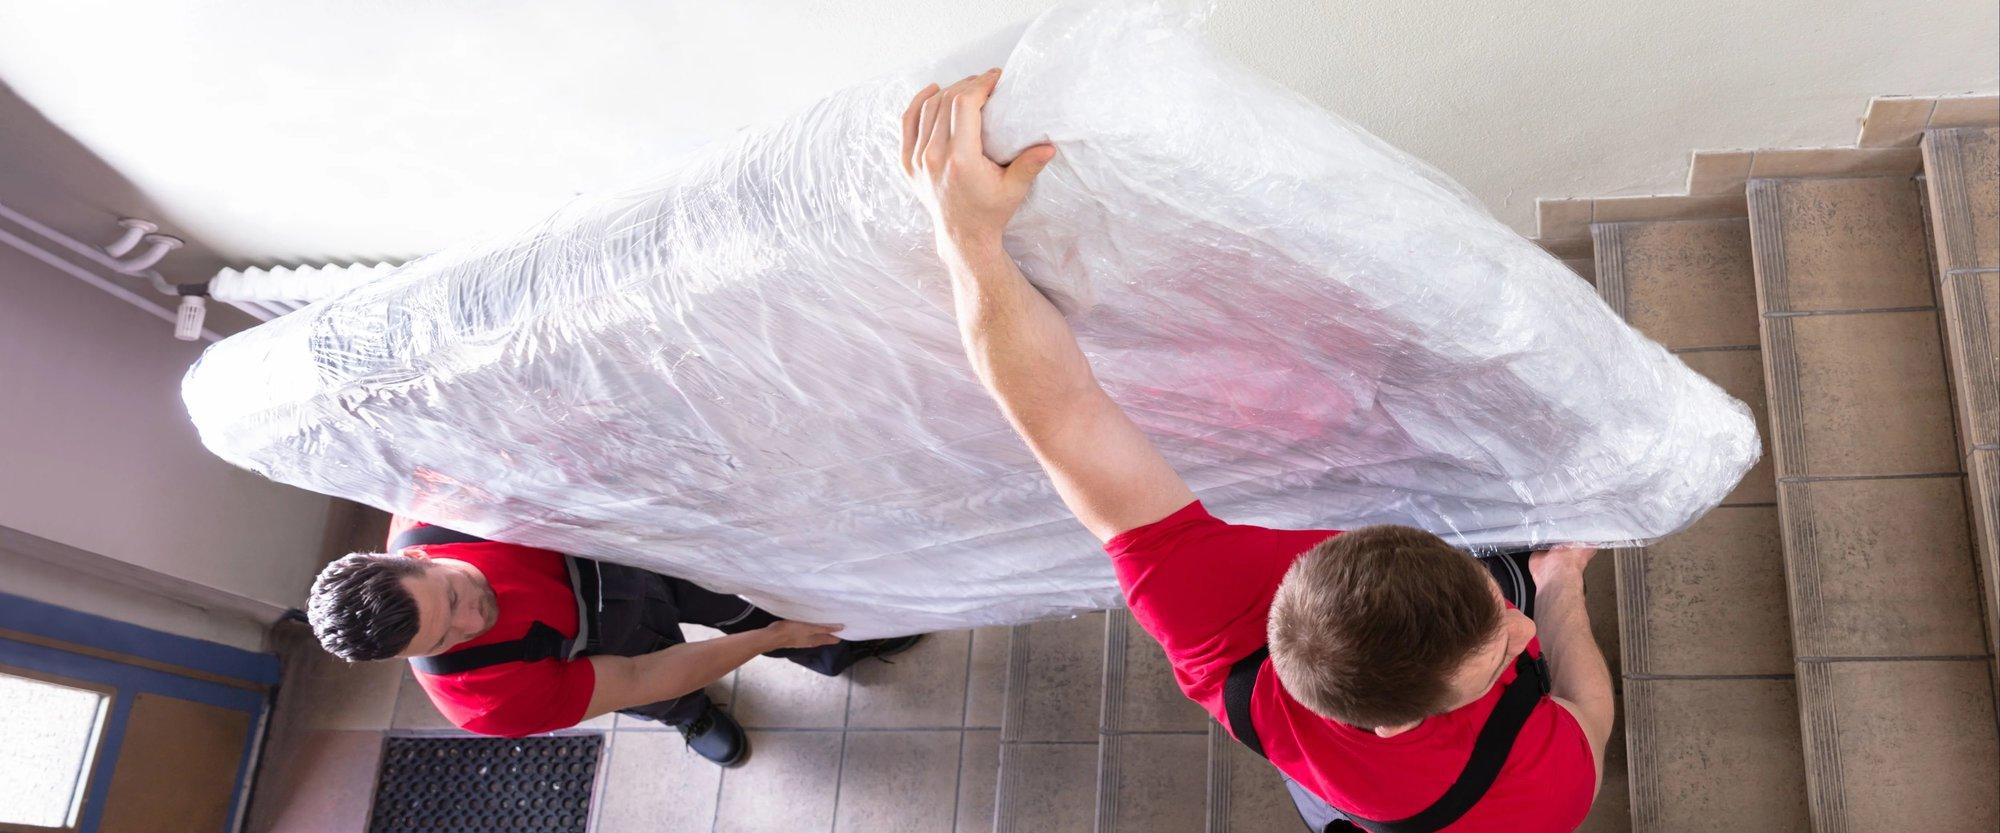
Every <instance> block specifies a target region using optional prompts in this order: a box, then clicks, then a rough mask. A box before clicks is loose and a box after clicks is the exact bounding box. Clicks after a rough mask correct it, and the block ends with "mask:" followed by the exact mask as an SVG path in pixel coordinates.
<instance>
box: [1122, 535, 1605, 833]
mask: <svg viewBox="0 0 2000 833" xmlns="http://www.w3.org/2000/svg"><path fill="white" fill-rule="evenodd" d="M1338 534H1340V533H1339V532H1337V531H1333V530H1290V529H1265V528H1263V527H1256V526H1236V525H1232V524H1226V523H1223V522H1222V521H1219V520H1217V519H1216V518H1215V516H1213V515H1210V514H1209V513H1208V510H1207V509H1204V508H1203V507H1202V505H1201V503H1200V502H1199V501H1197V502H1195V503H1190V504H1188V505H1187V506H1185V507H1183V508H1182V509H1181V510H1180V511H1178V512H1175V513H1173V514H1172V515H1168V516H1167V517H1165V518H1162V519H1160V520H1158V521H1155V522H1153V523H1151V524H1147V525H1146V526H1142V527H1139V528H1137V529H1133V530H1130V531H1127V532H1124V533H1121V534H1119V535H1118V536H1117V537H1114V538H1112V539H1111V540H1110V541H1109V542H1107V543H1106V544H1105V545H1104V549H1105V551H1106V552H1108V553H1110V554H1111V563H1112V566H1113V568H1114V570H1116V572H1117V574H1118V584H1119V586H1120V587H1122V588H1124V590H1125V600H1126V603H1127V604H1128V605H1129V606H1130V607H1131V609H1132V616H1133V618H1134V619H1135V620H1137V621H1138V623H1139V624H1140V626H1142V627H1144V628H1145V629H1146V632H1147V633H1150V634H1152V635H1153V638H1154V639H1157V640H1159V641H1160V644H1161V645H1162V646H1163V647H1165V648H1166V652H1167V659H1168V661H1170V662H1172V663H1173V666H1174V677H1175V678H1176V679H1177V680H1178V681H1179V682H1180V686H1181V691H1182V692H1185V693H1186V694H1187V696H1188V698H1189V699H1192V700H1194V701H1195V702H1197V703H1200V704H1201V706H1202V708H1205V709H1207V710H1208V713H1209V714H1211V715H1214V716H1215V719H1216V720H1218V721H1221V722H1222V724H1223V725H1224V726H1227V725H1229V721H1228V717H1227V715H1228V709H1227V707H1226V706H1224V705H1223V701H1222V689H1223V683H1224V681H1225V680H1227V679H1228V677H1229V667H1230V666H1231V665H1232V664H1234V663H1235V662H1236V661H1237V660H1239V659H1242V658H1243V657H1244V656H1247V655H1248V654H1249V653H1250V652H1252V651H1255V650H1256V649H1258V648H1260V647H1262V646H1263V645H1264V643H1265V630H1264V625H1265V619H1266V618H1267V617H1268V616H1269V615H1270V610H1271V598H1272V596H1273V595H1275V594H1276V593H1277V590H1278V582H1279V581H1280V580H1282V579H1283V578H1284V575H1285V571H1286V570H1287V569H1288V568H1290V567H1291V565H1292V561H1293V560H1294V559H1296V558H1297V557H1298V556H1300V555H1302V554H1304V553H1305V551H1306V550H1309V549H1311V548H1312V547H1313V546H1314V545H1315V544H1318V543H1319V542H1321V541H1324V540H1326V539H1327V538H1328V537H1330V536H1333V535H1338ZM1528 650H1529V651H1530V652H1531V655H1532V656H1540V655H1541V646H1540V644H1539V643H1537V642H1533V641H1531V642H1529V644H1528ZM1514 676H1515V674H1514V669H1513V666H1511V665H1509V666H1508V668H1507V670H1506V671H1505V672H1503V673H1502V674H1501V676H1500V682H1499V683H1498V684H1496V685H1494V687H1493V690H1491V691H1489V692H1487V693H1486V696H1484V697H1482V698H1480V699H1479V700H1477V701H1474V702H1473V703H1471V704H1470V705H1467V706H1464V707H1462V708H1459V709H1457V710H1455V711H1452V712H1450V713H1448V714H1443V715H1439V716H1436V717H1431V718H1427V719H1425V720H1424V722H1423V723H1421V724H1418V726H1417V727H1416V728H1415V729H1412V730H1410V731H1408V732H1405V733H1403V734H1400V735H1397V736H1395V737H1392V738H1381V737H1377V736H1376V735H1375V733H1374V732H1372V731H1370V730H1366V729H1358V728H1355V727H1353V726H1349V725H1347V724H1344V723H1340V722H1338V721H1334V720H1328V719H1326V718H1324V717H1321V716H1319V715H1318V714H1315V713H1313V712H1312V711H1311V710H1309V709H1307V708H1306V707H1305V706H1302V705H1300V704H1299V702H1298V701H1297V700H1294V699H1292V696H1291V695H1290V694H1289V693H1287V692H1286V691H1285V686H1284V683H1283V682H1281V681H1280V680H1279V679H1278V675H1277V672H1276V671H1275V670H1274V669H1273V668H1272V666H1271V665H1270V664H1269V663H1266V664H1265V665H1264V669H1263V671H1262V672H1261V673H1260V674H1259V675H1258V677H1257V687H1256V693H1255V694H1254V695H1253V698H1252V700H1251V704H1250V713H1251V720H1252V721H1254V722H1255V724H1256V726H1257V737H1258V739H1259V740H1261V741H1263V744H1264V751H1265V752H1266V753H1267V754H1268V755H1269V756H1270V759H1271V763H1273V764H1275V765H1277V767H1278V769H1279V770H1280V771H1282V772H1284V773H1285V774H1286V775H1289V776H1291V777H1292V778H1293V779H1294V780H1297V781H1298V782H1299V783H1300V784H1302V785H1304V786H1305V787H1306V788H1307V789H1309V790H1311V791H1313V792H1314V793H1315V794H1317V795H1319V796H1320V797H1322V798H1325V799H1326V800H1328V801H1330V802H1332V803H1333V805H1334V806H1335V807H1337V808H1341V809H1344V810H1347V811H1349V812H1352V813H1355V814H1357V815H1360V816H1362V817H1364V818H1370V819H1382V820H1394V819H1401V818H1405V817H1408V816H1411V815H1414V814H1416V813H1418V812H1420V811H1422V810H1423V809H1424V808H1426V807H1429V806H1430V805H1431V803H1432V802H1434V801H1436V800H1437V798H1438V796H1440V795H1443V794H1444V791H1445V789H1446V788H1447V787H1449V786H1451V783H1452V782H1453V781H1455V780H1457V778H1458V775H1459V772H1460V771H1461V770H1463V769H1464V767H1465V762H1466V760H1467V759H1468V758H1469V757H1471V755H1472V746H1473V740H1474V738H1475V737H1477V736H1478V734H1479V729H1480V727H1481V726H1483V725H1485V723H1486V717H1487V715H1489V714H1491V713H1492V711H1493V707H1494V705H1495V704H1497V703H1498V702H1499V699H1500V691H1501V689H1502V688H1504V687H1505V686H1506V684H1507V683H1509V682H1512V681H1513V679H1514ZM1596 784H1597V774H1596V769H1595V764H1594V763H1593V762H1592V760H1591V750H1590V742H1589V740H1588V739H1587V738H1585V737H1584V734H1583V727H1582V726H1581V725H1579V724H1578V723H1577V722H1576V718H1575V717H1574V716H1573V715H1571V714H1570V713H1569V710H1568V709H1565V708H1563V707H1562V706H1561V705H1559V704H1557V703H1556V702H1555V701H1554V700H1551V699H1549V698H1547V697H1543V698H1542V702H1540V703H1538V704H1536V706H1535V710H1534V712H1533V713H1532V714H1531V715H1530V716H1529V717H1528V722H1527V724H1526V725H1524V726H1522V727H1521V734H1520V736H1519V737H1517V738H1516V739H1515V740H1514V748H1513V751H1512V752H1511V753H1510V754H1509V755H1508V758H1507V763H1506V765H1505V766H1504V767H1502V769H1501V770H1500V777H1499V779H1498V780H1496V781H1495V782H1494V783H1493V787H1492V789H1490V790H1488V791H1487V793H1486V796H1485V797H1484V798H1482V799H1480V801H1479V803H1478V804H1476V805H1473V808H1472V809H1471V810H1470V811H1468V812H1467V813H1466V814H1465V815H1464V816H1463V817H1461V818H1460V819H1459V820H1458V821H1457V822H1454V823H1453V824H1451V825H1450V826H1449V827H1446V828H1445V830H1447V831H1451V833H1472V832H1473V831H1510V833H1514V832H1518V831H1531V832H1532V831H1560V833H1569V831H1572V830H1575V829H1576V827H1577V825H1580V824H1582V823H1583V818H1584V816H1585V815H1586V814H1587V813H1589V811H1590V801H1591V794H1592V793H1593V792H1594V790H1595V789H1596Z"/></svg>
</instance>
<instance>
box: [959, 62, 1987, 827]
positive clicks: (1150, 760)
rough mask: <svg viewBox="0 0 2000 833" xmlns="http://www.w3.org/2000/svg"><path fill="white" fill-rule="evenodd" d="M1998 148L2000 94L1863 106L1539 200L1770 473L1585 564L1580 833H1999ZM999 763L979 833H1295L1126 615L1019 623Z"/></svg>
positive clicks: (1260, 779)
mask: <svg viewBox="0 0 2000 833" xmlns="http://www.w3.org/2000/svg"><path fill="white" fill-rule="evenodd" d="M1996 123H2000V102H1996V100H1995V98H1994V97H1992V96H1966V97H1946V98H1904V97H1891V98H1879V99H1876V100H1875V101H1873V102H1871V104H1870V107H1869V109H1868V113H1867V117H1866V118H1865V120H1864V122H1863V126H1862V131H1861V135H1860V137H1859V139H1858V141H1857V142H1856V145H1855V146H1854V147H1844V148H1807V149H1785V150H1758V151H1716V152H1709V151H1698V152H1696V153H1695V154H1694V156H1693V160H1692V163H1691V165H1690V172H1689V182H1688V188H1687V193H1686V194H1676V195H1670V196H1659V197H1613V198H1604V199H1567V200H1544V201H1542V203H1541V205H1540V209H1541V230H1540V239H1539V240H1538V241H1537V242H1539V243H1541V244H1542V245H1543V246H1544V247H1545V248H1547V249H1548V250H1549V251H1550V252H1551V253H1552V254H1554V255H1556V256H1557V257H1559V258H1561V259H1562V260H1563V261H1564V263H1566V264H1569V265H1570V266H1571V268H1573V269H1574V270H1576V271H1577V272H1578V274H1579V275H1581V276H1582V277H1583V278H1585V279H1586V280H1592V281H1593V282H1594V283H1595V284H1596V285H1597V287H1598V291H1599V294H1600V296H1601V297H1603V299H1604V301H1605V303H1606V304H1607V305H1608V306H1610V307H1611V308H1612V309H1613V310H1614V311H1616V312H1617V313H1618V314H1619V315H1621V316H1623V317H1624V318H1625V319H1626V320H1627V321H1628V322H1630V323H1631V324H1632V326H1633V327H1635V328H1637V329H1639V330H1640V331H1641V332H1644V333H1646V334H1647V335H1648V336H1649V337H1651V338H1653V339H1654V340H1655V341H1658V342H1659V343H1660V344H1662V345H1663V346H1665V347H1666V348H1667V349H1668V350H1669V351H1671V352H1673V353H1674V354H1675V355H1676V356H1678V357H1679V358H1680V359H1681V360H1682V361H1683V362H1685V363H1686V364H1687V365H1688V366H1689V367H1691V368H1693V369H1694V370H1696V371H1697V372H1699V373H1701V374H1703V375H1705V376H1707V377H1708V378H1709V379H1711V380H1713V381H1714V382H1715V383H1716V384H1717V385H1719V386H1721V387H1722V388H1723V389H1724V390H1726V391H1728V392H1729V393H1730V394H1731V395H1732V396H1735V397H1736V398H1738V399H1741V400H1743V401H1744V402H1745V403H1748V404H1749V406H1750V407H1751V410H1752V411H1753V413H1754V414H1755V416H1756V418H1757V422H1758V424H1759V426H1760V428H1761V429H1762V430H1763V433H1764V437H1763V438H1764V445H1765V448H1766V451H1767V454H1766V457H1765V459H1763V460H1762V461H1760V462H1759V463H1758V464H1757V465H1756V466H1755V467H1754V468H1753V469H1751V471H1750V473H1749V474H1748V476H1746V477H1745V478H1744V480H1743V482H1742V483H1741V484H1740V485H1739V486H1738V487H1737V488H1736V489H1735V491H1733V492H1732V493H1731V494H1730V495H1729V496H1728V497H1727V498H1726V499H1725V500H1724V501H1723V503H1722V505H1721V506H1719V507H1718V508H1717V509H1715V510H1714V511H1712V512H1710V513H1709V514H1708V515H1707V516H1705V517H1704V518H1702V519H1701V520H1700V521H1698V522H1696V523H1695V524H1694V525H1693V526H1691V527H1690V528H1688V529H1687V530H1685V531H1683V532H1681V533H1680V534H1677V535H1675V536H1672V537H1670V538H1668V539H1666V540H1663V541H1660V542H1657V543H1655V544H1653V545H1652V546H1648V547H1644V548H1634V549H1624V550H1617V551H1613V552H1611V553H1606V554H1603V555H1600V556H1599V557H1598V559H1597V561H1596V562H1595V563H1594V564H1593V566H1592V570H1591V574H1590V576H1589V577H1588V580H1589V583H1590V590H1589V595H1590V603H1591V607H1592V609H1591V619H1592V625H1593V628H1594V629H1595V631H1596V634H1597V637H1598V641H1599V643H1600V644H1601V646H1602V647H1603V648H1604V650H1605V654H1606V658H1607V659H1608V660H1609V661H1610V662H1611V664H1612V674H1613V677H1614V680H1615V681H1616V685H1617V686H1618V687H1619V688H1620V700H1621V703H1622V710H1621V713H1620V716H1619V728H1618V729H1617V731H1616V732H1615V733H1614V736H1613V738H1612V743H1611V746H1612V748H1611V749H1610V750H1609V751H1608V753H1607V755H1606V758H1607V760H1606V766H1605V785H1604V788H1603V790H1602V792H1601V793H1600V795H1599V796H1598V800H1597V804H1596V805H1595V806H1594V807H1593V808H1592V811H1591V815H1590V818H1589V819H1588V820H1587V821H1586V822H1585V824H1584V827H1583V828H1582V829H1583V830H1585V831H1641V833H1669V832H1671V833H1679V831H1692V830H1746V831H1760V832H1761V831H1822V832H1823V833H1849V832H1850V831H1852V833H1861V832H1862V831H1871V830H1888V829H1896V830H1923V831H1993V830H1996V829H2000V719H1996V696H1995V693H1996V690H2000V676H1996V670H1995V663H1994V656H1995V654H1996V644H1995V639H1996V636H1997V635H2000V618H1997V617H2000V563H1996V560H2000V162H1996V155H1995V153H1996V148H2000V129H1996V127H1995V125H1996ZM1614 603H1615V604H1614ZM998 756H999V769H998V777H997V782H998V783H997V786H996V790H995V793H994V799H993V800H994V811H993V824H992V829H993V830H994V831H995V833H1067V832H1068V831H1079V832H1084V831H1094V833H1122V832H1123V831H1142V830H1143V831H1162V832H1163V833H1178V832H1179V831H1185V832H1186V833H1251V832H1252V831H1254V832H1255V833H1265V831H1290V830H1297V829H1300V825H1299V822H1298V819H1297V816H1296V815H1295V814H1294V813H1293V811H1292V809H1291V802H1290V799H1289V797H1288V796H1287V795H1286V794H1285V790H1284V787H1283V784H1282V783H1281V782H1280V781H1279V779H1278V777H1277V774H1276V772H1275V771H1274V770H1273V769H1272V768H1271V766H1270V765H1269V764H1268V763H1266V762H1265V761H1263V760H1262V759H1260V758H1258V757H1256V756H1255V755H1252V754H1250V753H1249V752H1247V751H1245V750H1244V749H1242V747H1241V746H1239V745H1238V744H1236V743H1235V742H1234V741H1232V740H1230V739H1229V737H1228V735H1227V734H1225V733H1223V732H1222V731H1221V730H1220V729H1219V728H1218V727H1216V726H1215V725H1214V722H1213V721H1211V720H1209V719H1208V718H1207V716H1206V715H1205V714H1204V713H1202V712H1201V710H1200V709H1199V708H1197V707H1196V706H1194V705H1193V704H1192V703H1189V702H1188V701H1186V700H1185V699H1184V698H1182V697H1181V695H1180V692H1179V690H1178V689H1177V688H1176V687H1175V686H1174V683H1173V677H1172V673H1171V670H1170V669H1169V668H1168V666H1167V663H1166V658H1165V656H1164V654H1163V653H1162V652H1161V650H1160V647H1159V646H1158V644H1156V643H1155V642H1154V641H1153V640H1152V638H1151V637H1149V636H1147V635H1146V634H1145V633H1144V632H1143V631H1141V630H1140V629H1139V628H1138V627H1137V626H1136V625H1135V624H1134V623H1133V621H1132V619H1131V617H1130V616H1129V615H1127V614H1126V613H1125V612H1124V611H1111V612H1108V613H1097V614H1092V615H1089V616H1083V617H1079V618H1076V619H1070V620H1064V621H1056V622H1040V623H1036V624H1032V625H1024V626H1020V627H1017V628H1014V629H1013V631H1012V634H1011V646H1010V650H1009V655H1008V672H1007V688H1006V697H1005V705H1004V708H1003V716H1002V729H1001V732H1000V743H999V749H998ZM970 830H978V831H980V832H981V833H983V831H984V830H985V825H984V823H983V822H973V823H972V824H971V826H970V827H968V826H966V824H965V822H964V820H962V821H961V826H960V831H961V833H966V831H970Z"/></svg>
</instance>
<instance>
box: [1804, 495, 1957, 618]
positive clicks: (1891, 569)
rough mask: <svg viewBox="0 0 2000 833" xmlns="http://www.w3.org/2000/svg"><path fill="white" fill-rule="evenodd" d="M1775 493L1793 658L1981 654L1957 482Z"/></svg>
mask: <svg viewBox="0 0 2000 833" xmlns="http://www.w3.org/2000/svg"><path fill="white" fill-rule="evenodd" d="M1783 488H1784V492H1785V495H1784V499H1785V512H1786V519H1787V520H1786V523H1787V525H1788V533H1787V541H1786V545H1785V550H1786V556H1785V557H1786V560H1787V561H1788V562H1789V564H1788V570H1789V571H1790V574H1791V583H1792V605H1791V607H1792V618H1793V622H1794V633H1795V638H1796V640H1797V645H1796V647H1795V650H1796V652H1797V654H1798V655H1799V656H1800V657H1828V656H1833V657H1858V656H1949V655H1962V654H1977V653H1982V652H1983V651H1984V650H1985V641H1984V637H1983V628H1982V627H1981V625H1980V606H1979V605H1980V602H1979V595H1978V594H1979V591H1978V589H1977V587H1978V585H1977V582H1976V580H1975V576H1974V574H1973V573H1974V570H1973V561H1972V559H1973V554H1972V550H1971V543H1970V540H1969V537H1968V535H1967V532H1966V518H1965V497H1964V491H1963V490H1964V483H1963V481H1962V480H1961V479H1959V478H1956V477H1924V478H1896V479H1888V480H1835V481H1821V482H1813V483H1788V484H1785V485H1784V487H1783Z"/></svg>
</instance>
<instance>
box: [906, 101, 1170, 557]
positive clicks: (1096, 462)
mask: <svg viewBox="0 0 2000 833" xmlns="http://www.w3.org/2000/svg"><path fill="white" fill-rule="evenodd" d="M999 81H1000V71H999V70H997V69H995V70H991V71H989V72H987V73H985V74H984V75H975V76H972V77H969V78H966V79H965V80H962V81H960V82H958V83H956V84H953V85H952V86H951V87H948V88H946V89H942V90H940V89H937V88H936V86H935V85H933V86H931V87H926V88H924V90H923V91H921V92H919V93H918V94H917V97H916V99H915V100H913V101H911V102H910V106H909V109H908V110H906V111H905V112H904V114H903V171H904V173H906V174H908V175H909V177H910V181H911V184H912V185H913V186H914V187H915V188H916V190H917V194H918V197H919V198H920V199H922V201H923V202H924V205H925V206H926V207H927V208H929V209H930V211H931V218H932V221H933V223H934V225H935V231H936V233H937V247H938V254H939V255H940V256H941V257H942V258H943V259H944V263H945V268H946V269H947V270H949V272H950V273H951V287H952V298H953V305H954V308H955V312H956V314H957V316H958V328H959V334H960V336H961V338H962V339H963V340H964V342H965V352H966V356H967V357H968V358H970V359H971V361H972V369H973V371H974V372H975V373H977V374H978V375H979V380H980V382H982V383H984V384H985V385H986V389H987V391H988V392H990V393H991V394H992V395H993V399H994V401H996V402H998V403H999V405H1000V411H1001V413H1002V414H1004V415H1005V416H1006V417H1007V420H1008V421H1009V422H1010V423H1012V424H1013V426H1014V430H1015V431H1017V432H1019V433H1020V435H1021V438H1022V439H1023V440H1026V441H1027V443H1028V448H1029V449H1030V450H1032V451H1033V452H1034V454H1035V458H1036V459H1037V460H1039V461H1041V464H1042V468H1043V469H1045V470H1047V471H1048V473H1049V478H1050V479H1051V480H1053V481H1054V482H1055V487H1056V491H1057V493H1058V494H1060V495H1062V499H1063V502H1064V503H1066V504H1068V505H1069V508H1070V511H1071V512H1073V513H1075V515H1076V517H1077V520H1079V521H1082V522H1083V525H1084V526H1085V527H1086V528H1088V529H1089V530H1090V531H1091V532H1092V533H1093V534H1095V535H1096V536H1097V537H1098V538H1099V539H1100V540H1108V539H1110V538H1111V537H1112V536H1114V535H1117V534H1118V533H1120V532H1124V531H1125V530H1128V529H1132V528H1134V527H1138V526H1143V525H1145V524H1148V523H1151V522H1153V521H1156V520H1159V519H1160V518H1163V517H1166V516H1167V515H1169V514H1171V513H1173V511H1174V510H1176V509H1179V508H1181V507H1182V506H1185V505H1187V504H1188V503H1189V502H1191V501H1193V500H1194V493H1193V492H1191V491H1189V490H1188V487H1187V484H1186V483H1184V482H1182V480H1181V478H1180V475H1178V474H1175V473H1174V470H1173V468H1172V467H1170V466H1168V465H1167V461H1166V460H1165V458H1162V457H1161V456H1160V453H1159V451H1158V450H1156V449H1155V448H1153V444H1152V443H1151V442H1149V441H1148V440H1147V439H1146V436H1145V434H1143V433H1141V432H1140V431H1139V427H1138V426H1137V425H1134V424H1133V423H1132V420H1131V418H1129V417H1127V416H1126V415H1125V412H1124V411H1122V410H1120V409H1119V408H1118V404H1117V403H1115V402H1113V401H1111V397H1110V396H1107V395H1106V394H1105V393H1104V389H1103V388H1102V387H1100V386H1099V385H1098V383H1097V377H1095V376H1094V375H1092V374H1091V372H1090V363H1089V362H1088V361H1086V360H1085V359H1084V356H1083V351H1082V349H1080V348H1079V347H1077V343H1076V335H1075V334H1074V333H1072V332H1070V329H1069V323H1068V322H1067V321H1065V320H1063V317H1062V313H1060V312H1058V311H1057V310H1056V308H1055V305H1054V304H1051V303H1049V300H1048V299H1047V298H1044V297H1042V294H1041V293H1040V292H1039V291H1037V290H1036V289H1035V288H1034V286H1032V285H1030V284H1029V283H1028V280H1027V278H1026V277H1024V276H1023V275H1022V274H1021V270H1020V268H1019V267H1017V266H1016V265H1015V264H1014V260H1013V258H1011V257H1008V255H1007V252H1006V251H1005V250H1004V249H1002V248H1001V245H1000V238H1001V233H1002V232H1003V231H1004V230H1005V229H1006V227H1007V221H1008V220H1009V219H1011V218H1012V217H1013V216H1014V212H1015V210H1016V209H1018V208H1020V206H1021V202H1022V201H1023V200H1025V199H1026V198H1027V196H1028V188H1029V185H1030V184H1031V183H1033V181H1034V178H1035V175H1036V174H1038V173H1040V172H1041V170H1042V168H1043V167H1044V166H1046V165H1048V163H1049V160H1051V159H1053V158H1054V157H1055V148H1054V147H1053V146H1051V145H1038V146H1036V147H1033V148H1029V149H1028V150H1026V151H1023V152H1022V153H1021V155H1020V156H1019V157H1017V158H1015V160H1014V161H1013V163H1012V164H1009V165H1007V166H1005V167H1002V166H1000V165H998V164H995V163H994V162H993V161H992V160H991V159H988V158H986V152H985V148H984V147H983V146H982V144H981V139H980V128H981V121H980V108H982V107H984V106H985V104H986V99H987V97H988V96H989V95H991V94H992V92H993V88H994V86H995V85H997V84H998V83H999Z"/></svg>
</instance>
